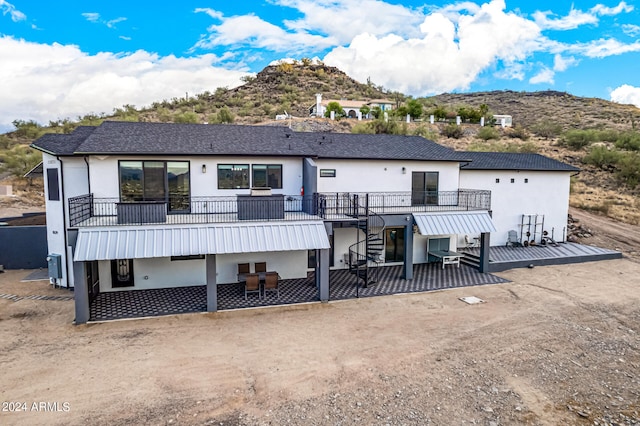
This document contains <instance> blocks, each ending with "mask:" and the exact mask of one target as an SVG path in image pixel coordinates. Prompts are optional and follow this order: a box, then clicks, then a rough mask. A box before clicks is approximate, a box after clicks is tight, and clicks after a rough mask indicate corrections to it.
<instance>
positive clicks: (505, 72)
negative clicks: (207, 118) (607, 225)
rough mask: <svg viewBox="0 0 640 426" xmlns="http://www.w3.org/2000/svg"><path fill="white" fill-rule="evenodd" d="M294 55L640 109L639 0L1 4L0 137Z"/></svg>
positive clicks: (179, 92)
mask: <svg viewBox="0 0 640 426" xmlns="http://www.w3.org/2000/svg"><path fill="white" fill-rule="evenodd" d="M303 57H309V58H319V59H320V60H322V61H324V62H325V63H326V64H327V65H333V66H337V67H339V68H340V69H342V70H343V71H345V72H346V73H347V74H349V75H350V76H351V77H353V78H355V79H357V80H359V81H362V82H364V81H366V80H367V78H371V81H373V82H374V83H376V84H378V85H382V86H384V87H385V88H388V89H391V90H399V91H402V92H404V93H407V94H410V95H413V96H429V95H434V94H438V93H442V92H459V93H460V92H470V91H485V90H503V89H510V90H516V91H521V90H526V91H535V90H547V89H553V90H560V91H568V92H570V93H572V94H575V95H578V96H590V97H599V98H604V99H610V100H614V101H616V102H621V103H634V104H636V105H638V106H640V81H639V80H640V4H636V1H618V0H613V1H609V0H602V1H582V0H581V1H576V2H573V3H565V2H557V1H554V2H552V1H536V2H531V1H524V0H518V1H515V0H514V1H510V0H506V1H505V0H487V1H485V2H476V1H459V2H456V1H445V2H442V1H439V2H431V3H424V2H420V1H414V0H411V1H380V0H359V1H350V0H341V1H335V0H325V1H324V2H315V1H311V0H265V1H251V2H248V1H246V2H229V1H225V2H222V1H219V0H197V1H192V0H184V1H180V2H165V1H154V2H147V1H137V2H132V1H127V2H125V1H122V0H110V1H108V2H106V1H104V2H99V1H93V2H92V1H64V0H62V1H50V0H47V1H44V0H42V1H40V0H9V1H8V0H0V81H2V84H0V131H6V130H10V129H11V127H12V126H11V124H10V123H11V121H13V120H14V119H25V120H27V119H34V120H36V121H38V122H41V123H47V121H48V120H55V119H58V118H67V117H68V118H74V119H75V118H76V117H77V116H78V115H84V114H86V113H102V112H106V113H110V112H112V110H113V108H115V107H119V106H122V105H124V104H132V105H136V106H138V107H140V106H144V105H149V104H150V103H151V102H153V101H157V100H162V99H171V98H172V97H179V96H184V94H185V93H186V92H188V93H190V94H194V93H199V92H203V91H205V90H209V91H214V90H215V89H216V88H217V87H225V86H226V87H234V86H237V85H239V84H241V80H240V78H241V77H242V76H245V75H247V74H253V73H256V72H258V71H260V70H261V69H262V68H264V67H265V66H267V65H268V64H269V63H272V62H273V61H277V60H282V59H286V58H297V59H300V58H303Z"/></svg>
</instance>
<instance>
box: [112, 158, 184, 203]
mask: <svg viewBox="0 0 640 426" xmlns="http://www.w3.org/2000/svg"><path fill="white" fill-rule="evenodd" d="M120 201H122V202H135V201H161V202H166V203H168V206H169V211H185V210H188V209H189V162H188V161H121V162H120Z"/></svg>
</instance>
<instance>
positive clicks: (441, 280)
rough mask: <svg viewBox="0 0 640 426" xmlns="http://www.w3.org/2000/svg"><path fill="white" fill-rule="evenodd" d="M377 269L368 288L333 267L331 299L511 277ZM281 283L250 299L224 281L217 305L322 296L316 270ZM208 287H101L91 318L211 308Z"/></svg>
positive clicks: (427, 267) (424, 268) (435, 267)
mask: <svg viewBox="0 0 640 426" xmlns="http://www.w3.org/2000/svg"><path fill="white" fill-rule="evenodd" d="M378 272H379V275H378V279H377V283H376V284H374V285H372V286H369V287H368V288H362V287H358V286H357V285H356V278H355V276H354V275H352V274H350V273H349V271H348V270H335V271H331V272H330V274H329V283H330V284H329V293H330V300H345V299H354V298H356V297H371V296H382V295H391V294H399V293H415V292H425V291H433V290H443V289H448V288H458V287H468V286H476V285H484V284H500V283H505V282H508V280H505V279H503V278H500V277H497V276H495V275H492V274H487V273H480V272H478V271H477V270H476V269H474V268H471V267H468V266H465V265H461V266H460V268H449V267H447V268H445V269H442V267H441V265H440V264H439V263H438V264H435V263H432V264H420V265H415V266H414V276H413V280H405V279H403V278H402V266H387V267H380V268H379V270H378ZM360 282H361V281H360ZM279 287H280V297H277V296H276V294H274V293H271V292H270V293H267V295H266V296H265V297H263V298H262V299H261V298H259V297H258V295H257V294H250V295H249V297H248V300H245V298H244V288H243V286H242V285H241V284H220V285H218V288H217V290H218V310H231V309H242V308H254V307H261V306H277V305H291V304H296V303H308V302H317V301H318V291H317V289H316V285H315V276H314V273H313V272H310V273H309V274H308V275H307V277H306V278H300V279H287V280H280V283H279ZM206 293H207V291H206V286H204V285H200V286H191V287H179V288H167V289H154V290H130V291H120V292H109V293H100V294H99V295H98V296H97V297H96V299H95V300H93V301H92V302H91V306H90V321H109V320H116V319H124V318H140V317H151V316H162V315H174V314H183V313H194V312H206V310H207V294H206Z"/></svg>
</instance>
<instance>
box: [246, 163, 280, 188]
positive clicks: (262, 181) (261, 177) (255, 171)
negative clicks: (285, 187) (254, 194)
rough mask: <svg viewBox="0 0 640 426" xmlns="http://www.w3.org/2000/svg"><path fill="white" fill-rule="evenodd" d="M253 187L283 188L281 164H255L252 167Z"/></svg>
mask: <svg viewBox="0 0 640 426" xmlns="http://www.w3.org/2000/svg"><path fill="white" fill-rule="evenodd" d="M251 171H252V176H251V179H252V181H251V186H252V187H254V188H266V187H269V188H275V189H281V188H282V165H281V164H254V165H253V166H251Z"/></svg>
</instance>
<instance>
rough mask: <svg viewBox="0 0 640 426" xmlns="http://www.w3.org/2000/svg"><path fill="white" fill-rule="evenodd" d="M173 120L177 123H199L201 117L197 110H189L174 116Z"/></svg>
mask: <svg viewBox="0 0 640 426" xmlns="http://www.w3.org/2000/svg"><path fill="white" fill-rule="evenodd" d="M173 121H174V122H176V123H198V122H199V121H200V119H199V117H198V114H196V113H195V112H191V111H187V112H183V113H182V114H176V115H175V116H174V117H173Z"/></svg>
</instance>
